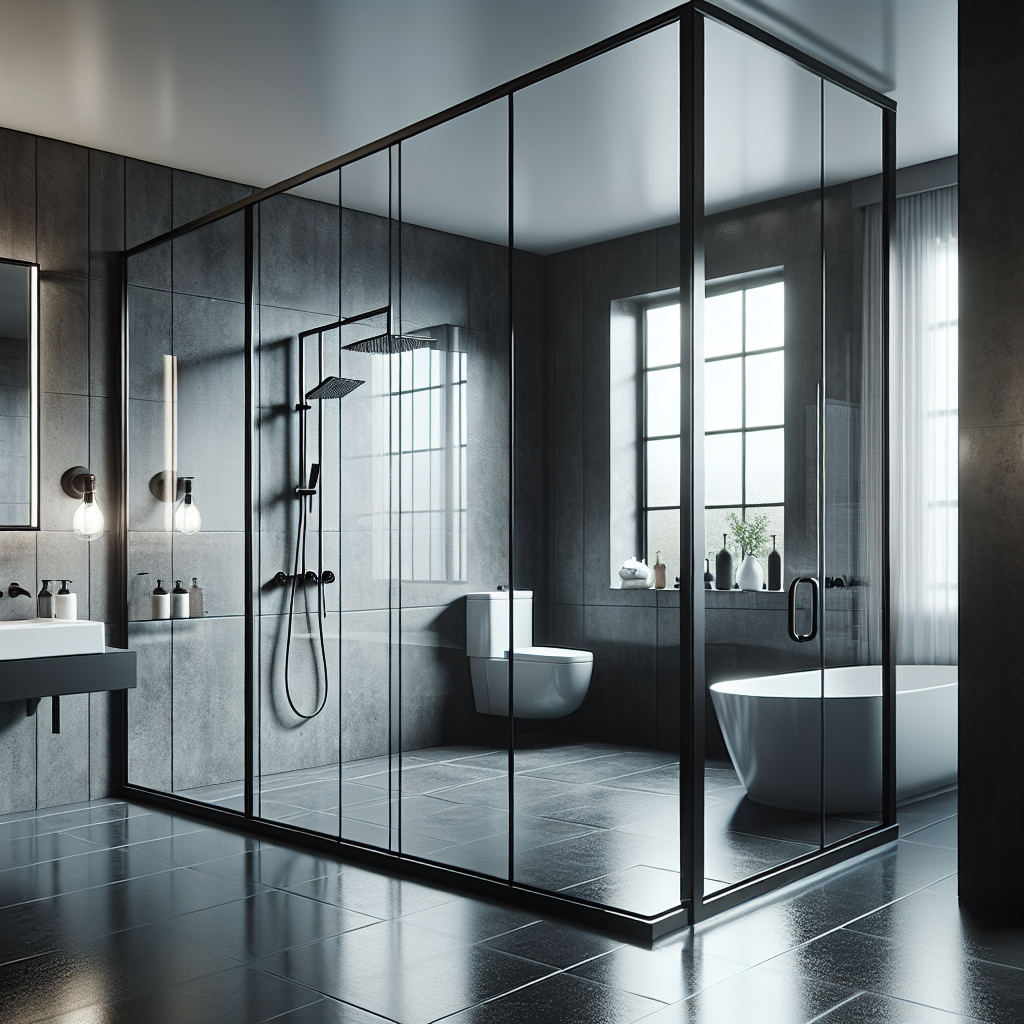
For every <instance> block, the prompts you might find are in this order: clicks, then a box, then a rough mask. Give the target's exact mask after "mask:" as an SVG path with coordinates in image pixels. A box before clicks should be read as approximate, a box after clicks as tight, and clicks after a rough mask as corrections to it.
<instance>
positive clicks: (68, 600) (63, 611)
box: [54, 580, 78, 621]
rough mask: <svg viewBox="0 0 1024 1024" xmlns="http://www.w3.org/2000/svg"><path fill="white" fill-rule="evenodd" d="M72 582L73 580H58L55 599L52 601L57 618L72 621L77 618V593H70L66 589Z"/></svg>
mask: <svg viewBox="0 0 1024 1024" xmlns="http://www.w3.org/2000/svg"><path fill="white" fill-rule="evenodd" d="M72 583H74V580H61V581H60V590H58V591H57V600H56V601H55V602H54V603H55V605H56V611H57V618H58V619H70V620H72V621H74V620H75V619H77V618H78V595H77V594H72V593H71V591H70V590H69V589H68V587H70V585H71V584H72Z"/></svg>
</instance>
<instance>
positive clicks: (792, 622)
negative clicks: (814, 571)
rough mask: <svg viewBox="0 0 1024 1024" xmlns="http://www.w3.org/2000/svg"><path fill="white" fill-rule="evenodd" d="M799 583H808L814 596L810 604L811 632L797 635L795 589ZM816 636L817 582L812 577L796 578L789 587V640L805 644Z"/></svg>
mask: <svg viewBox="0 0 1024 1024" xmlns="http://www.w3.org/2000/svg"><path fill="white" fill-rule="evenodd" d="M801 583H810V585H811V589H812V590H813V591H814V595H813V598H812V603H811V631H810V633H798V632H797V631H796V588H797V587H799V586H800V584H801ZM817 635H818V581H817V580H816V579H815V578H814V577H813V576H798V577H797V578H796V579H795V580H793V582H792V583H791V584H790V585H789V639H790V640H792V641H793V642H794V643H798V644H805V643H807V642H808V641H809V640H813V639H814V638H815V637H816V636H817Z"/></svg>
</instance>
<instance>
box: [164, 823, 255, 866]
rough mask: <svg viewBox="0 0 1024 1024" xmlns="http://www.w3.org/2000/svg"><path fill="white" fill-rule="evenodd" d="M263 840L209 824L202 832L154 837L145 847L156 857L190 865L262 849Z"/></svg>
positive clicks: (176, 863) (173, 862) (178, 864)
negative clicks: (212, 826)
mask: <svg viewBox="0 0 1024 1024" xmlns="http://www.w3.org/2000/svg"><path fill="white" fill-rule="evenodd" d="M259 845H260V841H259V840H258V839H254V838H252V837H251V836H244V835H242V834H241V833H239V832H228V831H226V830H221V829H215V828H211V827H209V826H207V827H206V828H204V829H203V830H202V831H201V832H187V833H184V834H182V835H173V836H168V837H167V838H166V839H154V840H152V841H151V842H149V843H147V844H146V846H145V850H146V852H147V853H149V854H151V855H152V856H153V857H158V858H160V859H162V860H166V861H167V862H168V863H170V864H174V865H175V866H177V867H191V866H192V865H194V864H202V863H204V862H206V861H211V860H219V859H220V858H221V857H232V856H237V855H238V854H240V853H247V852H249V851H250V850H257V849H259Z"/></svg>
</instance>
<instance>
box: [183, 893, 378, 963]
mask: <svg viewBox="0 0 1024 1024" xmlns="http://www.w3.org/2000/svg"><path fill="white" fill-rule="evenodd" d="M377 920H378V919H377V918H375V917H367V916H366V915H365V914H357V913H356V912H355V911H354V910H345V909H343V908H341V907H336V906H333V905H332V904H330V903H319V902H317V901H316V900H309V899H306V898H304V897H302V896H296V895H295V894H294V893H290V892H282V891H281V890H280V889H269V890H266V891H264V892H260V893H257V894H256V895H254V896H250V897H249V898H248V899H244V900H235V901H234V902H231V903H223V904H221V905H220V906H215V907H210V908H208V909H206V910H198V911H195V912H194V913H191V914H185V915H183V916H179V917H175V918H174V920H173V921H170V922H169V923H168V929H169V931H170V933H171V934H172V935H174V936H177V938H178V940H179V941H180V942H184V943H198V944H201V945H206V946H209V947H210V948H211V949H216V950H218V951H219V952H221V953H226V954H227V955H228V956H230V957H231V958H232V959H234V960H241V961H242V962H244V963H248V962H249V961H252V960H258V959H259V958H260V957H265V956H270V955H271V954H272V953H279V952H281V951H282V950H285V949H291V948H292V947H293V946H302V945H305V944H307V943H310V942H316V941H318V940H319V939H323V938H326V937H329V936H332V935H339V934H341V933H342V932H347V931H352V930H353V929H355V928H362V927H364V926H365V925H370V924H376V923H377Z"/></svg>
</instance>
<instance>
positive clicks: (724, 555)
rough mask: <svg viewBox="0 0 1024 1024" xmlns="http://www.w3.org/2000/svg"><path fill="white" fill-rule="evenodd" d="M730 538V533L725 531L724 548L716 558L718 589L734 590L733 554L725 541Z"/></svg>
mask: <svg viewBox="0 0 1024 1024" xmlns="http://www.w3.org/2000/svg"><path fill="white" fill-rule="evenodd" d="M728 539H729V535H728V534H727V533H723V534H722V550H721V551H719V552H718V557H717V558H715V589H716V590H732V582H733V581H732V555H730V554H729V549H728V548H727V547H726V546H725V542H726V541H727V540H728Z"/></svg>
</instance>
